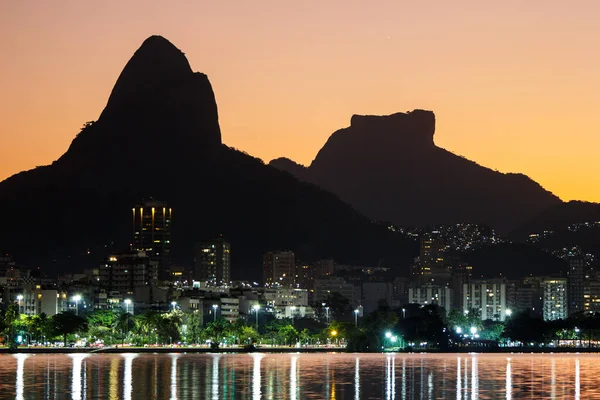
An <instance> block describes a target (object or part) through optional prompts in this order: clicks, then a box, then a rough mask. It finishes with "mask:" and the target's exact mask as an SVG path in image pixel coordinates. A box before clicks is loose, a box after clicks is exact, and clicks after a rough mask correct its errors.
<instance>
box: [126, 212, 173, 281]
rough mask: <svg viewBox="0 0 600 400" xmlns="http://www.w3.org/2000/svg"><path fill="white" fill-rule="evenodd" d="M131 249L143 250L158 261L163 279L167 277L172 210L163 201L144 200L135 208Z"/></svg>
mask: <svg viewBox="0 0 600 400" xmlns="http://www.w3.org/2000/svg"><path fill="white" fill-rule="evenodd" d="M132 211H133V243H132V245H131V250H133V251H143V252H145V253H146V255H147V256H148V257H150V258H151V259H152V260H153V261H156V262H158V265H159V274H160V278H161V279H167V277H168V268H169V256H170V253H171V222H172V210H171V208H169V207H168V206H167V204H166V203H165V202H162V201H155V200H150V201H144V202H143V203H141V204H138V205H137V206H135V207H134V208H133V209H132Z"/></svg>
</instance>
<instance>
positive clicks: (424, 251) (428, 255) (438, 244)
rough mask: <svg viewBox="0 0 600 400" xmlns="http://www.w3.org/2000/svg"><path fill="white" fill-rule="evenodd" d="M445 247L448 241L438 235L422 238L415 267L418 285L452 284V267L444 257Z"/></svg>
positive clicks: (414, 271) (414, 273)
mask: <svg viewBox="0 0 600 400" xmlns="http://www.w3.org/2000/svg"><path fill="white" fill-rule="evenodd" d="M445 249H446V243H445V242H444V240H443V239H442V238H440V237H438V236H435V235H432V236H429V237H424V238H421V241H420V252H419V259H418V262H417V263H416V264H415V265H414V269H413V275H414V278H415V280H416V283H417V285H418V286H420V285H429V284H434V285H448V284H450V268H449V267H448V265H447V263H446V259H445V257H444V251H445Z"/></svg>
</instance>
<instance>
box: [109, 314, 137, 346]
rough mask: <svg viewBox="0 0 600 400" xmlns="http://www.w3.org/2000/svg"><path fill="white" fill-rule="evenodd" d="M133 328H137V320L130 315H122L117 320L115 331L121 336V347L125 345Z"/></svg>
mask: <svg viewBox="0 0 600 400" xmlns="http://www.w3.org/2000/svg"><path fill="white" fill-rule="evenodd" d="M133 326H135V318H134V317H133V315H131V314H130V313H122V314H120V315H119V317H118V318H117V319H116V320H115V323H114V326H113V329H114V330H115V331H116V332H119V333H120V334H121V345H123V344H124V343H125V336H126V335H127V334H128V333H129V332H130V331H131V327H133Z"/></svg>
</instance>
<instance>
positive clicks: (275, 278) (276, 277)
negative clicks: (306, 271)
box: [263, 251, 296, 287]
mask: <svg viewBox="0 0 600 400" xmlns="http://www.w3.org/2000/svg"><path fill="white" fill-rule="evenodd" d="M295 272H296V256H295V255H294V253H293V252H292V251H270V252H268V253H265V255H264V258H263V278H264V279H263V280H264V284H265V286H266V287H293V286H294V283H295V282H294V278H295V275H296V274H295Z"/></svg>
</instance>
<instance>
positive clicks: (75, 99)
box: [0, 0, 600, 202]
mask: <svg viewBox="0 0 600 400" xmlns="http://www.w3.org/2000/svg"><path fill="white" fill-rule="evenodd" d="M598 15H600V2H598V1H596V0H579V1H573V2H566V1H555V0H546V1H541V0H540V1H522V0H504V1H481V0H468V1H467V0H453V1H445V0H443V1H442V0H440V1H414V0H412V1H402V0H372V1H366V0H363V1H358V0H325V1H324V0H294V1H292V0H254V1H246V0H237V1H234V0H206V1H199V0H190V1H185V0H178V1H176V2H167V1H158V0H156V1H155V0H128V1H124V2H117V1H113V2H88V1H83V2H82V1H79V0H61V1H53V0H38V1H10V0H6V1H1V2H0V51H1V52H2V56H1V58H0V180H3V179H5V178H7V177H8V176H10V175H12V174H15V173H17V172H19V171H22V170H26V169H31V168H34V167H35V166H38V165H46V164H49V163H51V162H52V161H53V160H55V159H57V158H58V157H60V155H61V154H62V153H64V152H65V151H66V149H67V148H68V146H69V144H70V142H71V140H72V139H73V138H74V137H75V135H76V134H77V133H78V132H79V130H80V128H81V126H82V125H83V124H84V123H85V122H86V121H90V120H96V119H97V118H98V116H99V115H100V113H101V111H102V109H103V108H104V106H105V105H106V101H107V100H108V96H109V94H110V91H111V89H112V87H113V85H114V83H115V81H116V79H117V77H118V76H119V73H120V72H121V70H122V69H123V67H124V66H125V64H126V62H127V61H128V60H129V58H130V57H131V56H132V55H133V53H134V52H135V50H136V49H137V48H138V47H139V46H140V45H141V44H142V42H143V41H144V39H145V38H147V37H148V36H150V35H153V34H159V35H162V36H164V37H166V38H167V39H169V40H170V41H171V42H172V43H173V44H174V45H175V46H177V47H178V48H180V49H181V50H182V51H183V52H184V53H185V54H186V56H187V57H188V59H189V61H190V64H191V66H192V69H194V70H195V71H201V72H204V73H206V74H207V75H208V77H209V79H210V81H211V83H212V85H213V89H214V91H215V95H216V99H217V104H218V107H219V121H220V125H221V131H222V135H223V141H224V143H225V144H227V145H229V146H232V147H235V148H238V149H240V150H244V151H246V152H248V153H249V154H251V155H253V156H256V157H259V158H261V159H263V160H265V162H268V161H270V160H271V159H273V158H277V157H282V156H285V157H288V158H291V159H292V160H294V161H296V162H299V163H302V164H305V165H307V164H310V162H311V161H312V160H313V159H314V157H315V156H316V154H317V152H318V150H319V149H320V148H321V147H322V146H323V144H324V143H325V142H326V140H327V138H328V137H329V136H330V135H331V134H332V133H333V132H334V131H336V130H337V129H340V128H343V127H346V126H348V125H349V123H350V118H351V116H352V114H381V115H383V114H391V113H394V112H398V111H403V112H404V111H408V110H412V109H415V108H420V109H428V110H433V111H434V112H435V114H436V119H437V127H436V134H435V143H436V144H437V145H438V146H440V147H443V148H445V149H448V150H450V151H452V152H454V153H456V154H460V155H463V156H465V157H467V158H469V159H471V160H474V161H476V162H478V163H479V164H482V165H485V166H487V167H489V168H493V169H497V170H499V171H502V172H521V173H524V174H526V175H528V176H530V177H531V178H532V179H534V180H536V181H537V182H539V183H540V184H541V185H542V186H544V187H545V188H546V189H548V190H550V191H552V192H553V193H554V194H556V195H558V196H559V197H560V198H562V199H563V200H573V199H577V200H586V201H595V202H600V174H599V172H600V157H598V155H597V153H598V149H599V148H600V118H599V116H598V110H600V74H599V73H598V71H600V51H598V50H599V47H598V46H599V43H600V24H598V23H597V16H598Z"/></svg>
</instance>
